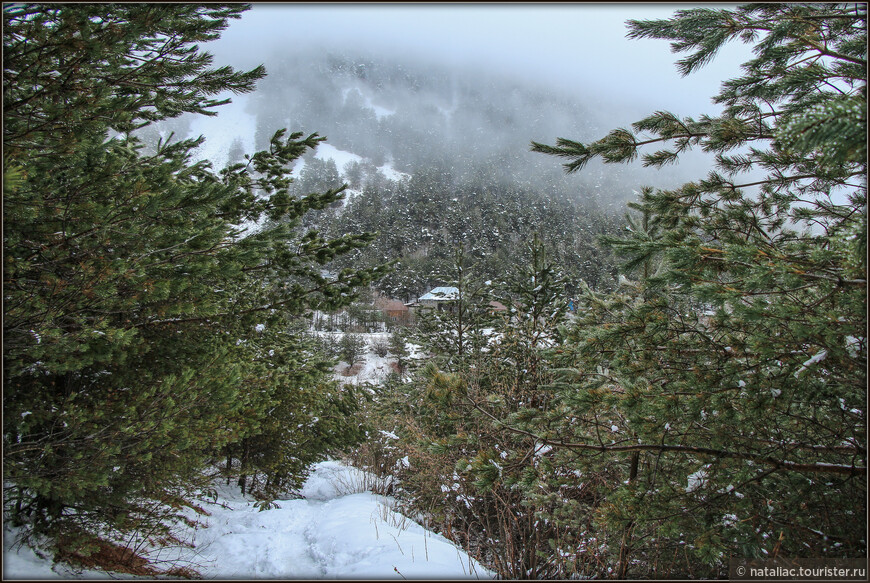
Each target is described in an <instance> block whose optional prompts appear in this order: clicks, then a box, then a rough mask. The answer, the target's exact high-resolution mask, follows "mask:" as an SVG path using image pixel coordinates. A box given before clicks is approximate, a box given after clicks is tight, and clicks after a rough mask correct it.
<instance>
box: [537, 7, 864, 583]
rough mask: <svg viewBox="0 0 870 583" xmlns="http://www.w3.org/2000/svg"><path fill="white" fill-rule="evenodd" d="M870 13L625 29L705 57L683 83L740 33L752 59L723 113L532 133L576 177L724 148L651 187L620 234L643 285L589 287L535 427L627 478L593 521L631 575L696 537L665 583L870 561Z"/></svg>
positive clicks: (579, 462) (693, 57)
mask: <svg viewBox="0 0 870 583" xmlns="http://www.w3.org/2000/svg"><path fill="white" fill-rule="evenodd" d="M865 25H866V9H865V7H863V6H860V5H855V6H851V7H850V6H847V5H834V4H830V5H828V4H826V5H808V4H800V5H793V4H788V5H780V4H756V5H747V6H741V7H739V8H737V9H733V10H731V9H720V8H715V9H712V8H703V9H701V8H699V9H689V10H679V11H677V12H676V14H675V16H674V17H673V18H672V19H669V20H658V21H630V22H629V28H630V31H631V32H630V34H629V36H631V37H634V38H662V39H669V40H671V41H672V48H673V50H674V51H675V52H686V53H688V56H686V57H685V58H683V59H681V60H680V61H678V63H677V64H678V67H679V69H680V71H681V72H682V73H683V74H689V73H691V72H693V71H695V70H697V69H698V68H700V67H702V66H703V65H704V64H706V63H708V62H709V61H710V60H711V59H712V58H714V57H715V55H716V53H717V51H718V50H719V49H720V48H721V47H722V45H723V44H724V43H726V42H727V41H729V40H732V39H740V40H742V41H744V42H753V43H755V58H753V59H752V60H751V61H750V62H748V63H746V64H745V65H744V67H743V75H742V76H741V77H739V78H736V79H732V80H728V81H726V82H724V83H723V85H722V90H721V91H720V93H719V94H718V95H717V96H716V97H715V99H714V101H715V102H716V103H720V104H722V105H723V106H724V111H723V113H722V114H721V115H719V116H717V117H710V116H702V117H701V118H700V119H699V120H694V119H691V118H683V119H680V118H678V117H677V116H676V115H674V114H671V113H668V112H656V113H655V114H653V115H652V116H650V117H648V118H646V119H644V120H641V121H639V122H637V123H635V124H633V126H632V129H631V130H627V129H619V130H615V131H614V132H611V133H610V134H608V135H607V136H606V137H605V138H603V139H601V140H598V141H595V142H592V143H590V144H582V143H579V142H573V141H570V140H561V139H560V140H558V141H557V144H556V146H545V145H542V144H536V143H533V147H532V149H533V150H535V151H539V152H543V153H548V154H551V155H556V156H561V157H564V158H567V159H568V160H569V162H568V163H567V164H565V167H566V169H567V170H568V171H569V172H573V171H578V170H580V169H582V168H583V167H584V166H585V165H586V163H588V161H589V160H591V159H592V158H594V157H600V158H601V159H602V160H603V161H604V162H607V163H615V162H631V161H633V160H635V159H636V158H637V157H638V156H639V155H640V154H641V149H642V148H645V147H647V146H653V147H657V146H658V145H659V144H669V145H670V149H669V150H660V151H656V152H654V153H651V154H643V156H642V160H643V163H644V164H645V165H651V166H661V165H663V164H666V163H670V162H673V161H675V160H676V159H677V157H678V156H679V154H680V153H682V152H683V151H686V150H688V149H690V148H692V147H700V148H701V149H702V150H704V151H706V152H710V153H711V154H714V155H715V168H714V169H713V170H712V171H711V172H710V173H709V174H708V176H707V177H706V178H705V179H702V180H698V181H695V182H691V183H688V184H685V185H683V186H682V187H680V188H678V189H675V190H655V189H652V188H645V189H644V190H643V192H642V195H641V198H640V201H639V202H638V203H636V204H634V205H633V208H634V209H635V210H637V211H640V213H641V220H640V221H635V220H634V219H633V218H632V219H631V220H630V221H629V227H628V233H627V234H626V236H623V237H608V238H606V242H607V243H608V244H609V245H610V246H611V247H613V248H614V250H615V251H616V252H617V253H618V254H619V255H620V256H622V257H623V259H624V261H625V263H624V265H623V269H624V270H625V273H626V275H629V276H631V277H638V276H640V279H639V280H637V281H633V280H631V279H628V278H623V279H622V285H621V287H620V289H619V290H617V291H616V292H613V293H609V294H601V293H594V292H592V291H591V290H589V291H587V293H586V294H585V295H584V297H583V298H582V299H581V301H580V306H581V309H580V310H579V312H578V313H579V317H578V321H577V325H576V326H574V327H572V328H571V329H570V330H568V331H566V333H565V345H564V346H565V349H564V350H562V351H560V353H559V354H558V355H557V358H556V359H555V361H554V364H555V365H556V366H558V367H559V368H560V369H561V370H562V371H564V372H562V373H560V375H559V379H558V381H557V383H555V384H554V388H555V389H556V395H555V396H556V400H555V403H554V407H553V409H552V410H551V411H550V412H549V413H547V414H544V415H541V416H539V417H538V418H536V419H534V420H533V421H532V422H531V423H530V424H529V425H526V426H525V427H528V428H530V431H531V432H532V433H534V434H536V435H540V436H551V437H550V439H551V441H550V442H551V443H552V444H553V445H554V446H561V447H563V448H564V449H565V451H567V452H570V453H571V455H572V456H574V461H573V464H574V465H575V467H576V468H577V469H578V471H580V472H582V473H584V474H586V473H588V472H589V471H600V470H602V469H606V470H607V471H616V472H618V473H617V475H619V474H620V473H621V474H622V475H623V476H626V475H627V477H628V479H627V480H625V479H624V478H622V479H619V478H617V480H616V481H614V482H613V485H612V488H613V489H612V491H611V492H609V493H608V494H607V500H606V504H604V505H603V506H602V507H601V509H600V512H597V514H596V521H597V528H598V529H599V530H598V532H599V536H600V538H602V539H603V540H606V544H607V545H608V547H609V548H610V549H611V553H612V556H613V557H615V558H616V565H617V569H618V572H619V573H620V575H626V574H628V575H629V576H630V575H640V576H645V575H648V574H652V573H654V571H653V569H654V568H655V566H656V565H662V564H663V563H662V561H663V560H664V559H665V558H666V557H668V556H676V555H674V554H673V553H674V552H675V551H676V550H677V549H680V548H683V549H685V550H687V551H689V552H690V553H691V556H692V557H693V558H692V559H691V560H690V559H686V560H685V561H684V562H671V563H669V571H668V572H667V573H665V575H671V576H672V575H673V574H686V575H691V576H715V575H717V574H719V575H721V574H722V573H723V572H724V569H725V567H726V559H727V557H728V556H745V557H766V556H773V555H774V554H776V553H780V554H782V555H784V556H805V557H820V556H831V557H836V556H841V557H852V556H863V554H864V553H866V538H865V536H864V533H865V531H866V522H865V520H864V517H863V513H864V508H865V507H866V506H865V498H866V450H865V447H864V444H865V441H866V411H865V405H864V404H865V402H866V337H865V336H866V328H867V314H866V269H867V264H866V225H867V218H866V217H867V208H866V145H865V141H866V140H865V138H866V131H867V130H866V105H865V102H866V71H865V68H864V67H865V59H866V42H867V41H866V28H865ZM762 171H763V172H764V173H765V174H766V175H762V176H761V177H759V175H758V174H759V172H762ZM750 172H752V173H753V175H752V178H751V179H749V180H741V179H740V176H741V175H745V174H747V173H750ZM604 436H607V437H606V438H604ZM623 480H624V481H623ZM578 528H580V526H578ZM653 541H654V542H653ZM686 556H689V555H686ZM693 561H698V562H699V566H693V565H692V562H693Z"/></svg>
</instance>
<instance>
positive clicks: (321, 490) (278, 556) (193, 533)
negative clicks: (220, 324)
mask: <svg viewBox="0 0 870 583" xmlns="http://www.w3.org/2000/svg"><path fill="white" fill-rule="evenodd" d="M375 483H376V480H375V478H374V477H372V476H371V475H369V474H366V473H364V472H362V471H360V470H357V469H355V468H352V467H348V466H346V465H344V464H342V463H341V462H338V461H325V462H321V463H319V464H317V465H316V466H314V468H313V471H312V473H311V475H310V476H309V478H308V481H307V482H306V483H305V485H304V486H303V488H302V489H301V490H300V491H299V493H298V494H299V497H298V498H287V499H281V500H276V501H275V507H274V508H269V509H266V510H262V511H261V510H260V509H259V508H258V507H257V506H256V501H255V500H254V499H253V498H252V497H250V496H243V495H242V493H241V492H240V490H239V488H238V486H236V485H235V484H232V485H229V486H228V485H226V484H225V482H223V480H221V479H218V480H216V481H215V491H216V493H217V496H216V497H215V498H214V499H213V500H211V501H210V502H205V503H203V504H202V509H203V510H205V512H206V513H207V514H206V515H199V514H196V513H194V512H193V511H189V512H188V517H189V518H190V519H191V520H192V521H194V525H195V526H189V527H184V528H182V529H179V530H178V531H177V533H176V536H177V537H178V539H179V540H180V541H182V542H184V543H186V544H185V545H184V546H174V547H170V548H163V549H159V550H156V549H151V550H150V551H148V552H145V553H143V556H145V557H146V558H148V559H149V560H151V561H152V563H153V564H154V565H155V566H156V567H157V568H158V569H159V568H161V567H166V566H169V565H171V566H173V567H185V568H188V569H191V570H193V571H195V572H197V573H199V575H201V576H202V578H204V579H345V578H354V579H405V578H416V579H421V578H422V579H440V578H446V579H492V578H493V574H492V573H491V572H489V571H487V570H486V569H484V568H483V567H481V566H480V564H479V563H478V562H477V561H475V560H474V559H472V558H471V557H469V556H468V554H467V553H466V552H465V551H463V550H462V549H460V548H457V547H456V546H455V545H454V544H453V543H451V542H450V541H448V540H447V539H445V538H444V537H442V536H440V535H437V534H434V533H432V532H430V531H428V530H426V529H425V528H424V527H423V526H421V525H420V524H418V523H416V522H414V521H413V520H411V519H410V518H408V517H406V516H403V515H402V514H400V513H398V512H397V511H396V510H395V509H394V506H395V501H394V500H393V499H392V498H389V497H385V496H378V495H376V494H373V493H372V492H370V491H369V490H368V489H369V488H370V487H371V486H373V485H374V484H375ZM16 534H17V531H16V530H14V529H12V528H9V527H7V528H6V529H5V530H4V541H3V578H4V579H69V578H76V579H109V578H118V577H119V576H121V577H123V575H119V574H118V573H112V574H109V573H106V572H104V571H102V570H94V569H88V570H75V569H73V568H72V567H69V566H64V565H60V564H58V565H52V563H51V561H50V560H48V559H45V558H42V557H40V556H38V555H37V554H36V553H35V552H34V551H33V550H32V549H30V548H27V547H24V548H20V547H17V546H16V545H15V544H14V542H15V535H16ZM127 577H132V576H131V575H127Z"/></svg>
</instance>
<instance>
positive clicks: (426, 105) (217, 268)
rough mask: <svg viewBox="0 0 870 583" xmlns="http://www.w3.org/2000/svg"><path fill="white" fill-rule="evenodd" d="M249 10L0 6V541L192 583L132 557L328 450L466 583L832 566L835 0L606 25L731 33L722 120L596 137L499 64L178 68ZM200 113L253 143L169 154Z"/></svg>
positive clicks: (855, 253)
mask: <svg viewBox="0 0 870 583" xmlns="http://www.w3.org/2000/svg"><path fill="white" fill-rule="evenodd" d="M249 8H250V6H248V5H235V4H226V5H225V4H203V5H199V4H137V3H133V4H89V3H84V4H7V5H4V7H3V16H4V29H3V46H4V114H3V115H4V124H3V145H4V148H3V157H4V159H3V172H4V174H3V208H4V219H3V221H4V225H3V226H4V239H3V245H4V252H3V265H4V273H3V292H4V293H3V295H4V321H3V346H4V349H3V356H4V359H3V522H4V525H8V526H9V527H14V528H15V529H16V531H15V532H16V533H20V541H16V542H20V543H21V544H23V545H27V546H31V547H33V548H36V549H40V550H41V551H40V552H44V553H47V554H48V555H49V556H51V557H52V559H53V560H56V561H58V562H63V563H69V564H72V565H79V566H88V567H92V566H97V567H102V568H105V569H107V570H109V571H116V572H121V573H134V574H140V575H142V574H145V575H160V574H163V575H170V576H179V577H195V576H196V575H197V574H196V573H194V572H192V571H191V570H189V569H181V568H178V567H177V566H176V567H173V565H169V566H165V565H164V566H158V565H150V564H148V562H147V561H146V560H145V559H144V558H143V557H144V556H145V555H144V553H143V552H141V549H143V548H145V546H146V545H156V546H157V547H159V546H161V545H165V546H169V545H173V544H183V543H182V541H180V540H179V539H178V538H177V537H176V535H177V533H178V532H179V531H178V529H179V528H183V527H184V526H185V525H187V526H189V525H190V523H191V519H190V518H189V514H188V513H187V511H188V510H190V511H192V512H195V513H200V514H201V513H204V512H205V511H204V510H203V509H202V507H201V503H202V501H203V500H206V499H217V494H216V491H215V484H218V483H221V484H230V483H231V482H232V483H233V484H236V485H237V486H238V487H239V488H240V490H241V493H242V495H243V496H250V497H252V498H253V499H254V500H256V504H257V507H258V508H259V509H260V510H262V512H269V511H270V510H272V509H274V508H275V507H276V505H277V504H276V500H281V499H282V497H288V496H295V495H298V492H299V491H300V488H301V487H302V485H303V484H304V482H305V480H306V478H307V477H308V476H309V474H310V473H311V472H312V467H314V464H316V463H317V462H321V461H323V460H327V459H342V460H345V461H346V462H347V463H349V464H352V465H353V466H355V467H356V468H358V469H360V470H365V471H366V472H368V473H369V475H372V476H374V477H375V478H377V480H376V481H374V482H372V488H373V489H375V490H376V491H377V493H378V494H383V495H385V496H389V497H392V498H394V499H395V501H396V504H397V508H399V509H401V511H402V512H403V513H404V515H406V516H408V517H414V520H417V521H419V522H421V523H424V524H425V525H426V526H427V528H429V529H431V530H433V531H435V532H437V533H440V534H442V535H444V536H445V537H447V538H448V539H449V540H451V541H452V542H453V543H454V544H455V545H457V546H459V547H461V548H462V549H464V550H465V551H466V552H467V553H468V554H469V556H471V557H473V558H474V559H476V560H478V561H479V562H480V563H481V564H482V565H485V566H486V568H488V569H490V570H492V572H494V573H495V574H497V576H498V577H500V578H506V579H543V578H557V579H572V578H576V579H580V578H613V579H642V578H662V577H665V578H723V577H728V576H729V561H731V560H732V559H735V558H740V559H766V558H825V559H853V558H865V559H866V556H867V555H866V553H867V507H866V498H867V465H866V462H867V459H866V458H867V455H866V452H867V449H866V448H867V432H866V405H867V391H866V385H867V377H866V372H867V338H866V336H867V302H866V298H867V281H866V278H867V201H866V193H867V185H866V179H867V168H866V164H867V147H866V138H867V129H866V109H867V106H866V99H867V95H866V59H867V33H866V6H865V5H863V4H747V5H741V6H739V7H698V8H690V7H681V8H679V9H675V11H674V14H673V16H672V17H671V18H669V19H662V20H628V22H627V29H628V36H629V37H630V38H633V39H647V38H648V39H664V40H668V41H670V42H671V48H672V50H673V52H674V54H675V59H676V66H677V69H678V70H679V71H680V73H681V74H683V75H690V74H692V73H694V72H696V71H697V70H699V69H700V68H702V67H704V66H705V65H706V64H708V63H709V62H710V61H711V60H713V59H715V58H716V55H717V53H718V52H719V50H720V49H721V48H722V47H723V46H724V45H726V44H728V43H746V44H749V45H750V46H752V47H753V49H754V50H753V53H752V54H753V56H752V57H751V59H750V60H749V61H747V62H746V63H744V65H743V67H742V69H741V71H740V73H739V74H738V76H735V77H734V78H732V79H723V80H722V84H721V86H720V89H719V91H718V93H717V94H716V95H713V96H711V97H712V102H713V103H714V104H716V106H717V110H716V111H717V113H713V112H711V113H710V114H709V115H706V114H705V115H699V116H696V117H686V116H682V115H680V113H679V112H671V111H654V112H648V113H647V114H645V117H642V118H640V119H638V120H637V121H635V122H634V123H632V124H631V125H629V126H626V127H619V128H611V127H610V125H609V124H608V120H607V119H606V117H604V116H602V115H601V114H600V113H599V114H596V113H595V112H592V111H590V110H589V109H588V107H589V106H585V105H583V103H582V100H579V102H577V101H572V100H570V99H569V98H563V97H558V96H553V95H550V94H546V93H545V92H540V93H537V92H535V91H534V90H532V89H529V88H526V87H522V86H520V85H517V84H516V83H514V82H511V81H508V80H505V79H501V78H498V77H497V76H495V75H482V76H481V77H480V78H479V79H478V80H477V84H475V82H472V80H471V77H469V76H463V75H459V74H457V75H451V74H450V72H449V71H443V70H436V69H432V70H430V71H428V74H424V73H423V71H424V69H415V68H414V66H413V65H410V64H401V63H400V62H399V61H389V60H377V59H374V58H369V57H364V56H359V57H357V56H353V55H347V54H340V53H324V54H320V55H313V54H312V52H311V50H310V48H309V49H306V50H301V49H300V51H299V52H298V53H288V56H287V58H285V59H284V60H282V61H281V64H280V65H279V66H278V69H277V70H276V71H272V70H270V71H266V69H265V67H263V66H257V67H254V68H252V69H250V70H245V71H239V70H235V69H233V68H232V67H227V66H223V65H222V64H221V63H217V62H213V61H214V59H213V58H212V56H211V55H209V54H208V53H207V52H205V51H204V50H202V49H201V48H200V46H199V43H204V42H207V41H210V40H215V39H217V38H219V37H220V35H221V32H222V31H224V30H225V29H226V28H227V27H228V26H229V25H230V23H231V21H233V20H235V19H239V18H240V17H241V15H242V14H243V13H244V12H245V11H246V10H248V9H249ZM626 10H627V11H628V12H630V7H627V8H626ZM629 17H630V15H629ZM226 92H231V93H232V94H233V95H234V96H238V97H239V98H242V97H244V98H245V99H247V100H248V101H247V103H248V104H249V109H250V111H252V112H253V113H254V117H255V124H254V126H253V127H251V128H246V129H245V130H244V131H248V134H249V135H246V136H241V133H242V132H243V130H241V129H240V130H238V131H239V132H240V135H239V136H237V137H236V139H234V140H233V141H232V143H231V144H230V145H228V147H227V148H226V149H225V150H226V151H221V152H220V157H219V158H220V159H219V160H218V158H215V160H210V159H198V158H197V153H198V152H202V151H203V148H204V147H205V144H204V139H203V138H201V137H192V136H191V135H190V134H189V131H190V128H191V119H195V118H196V117H198V116H199V117H202V116H214V115H215V113H216V111H218V110H219V109H220V107H221V106H222V105H226V104H227V103H228V100H227V99H224V98H223V95H224V94H225V93H226ZM493 95H498V96H499V98H498V99H497V100H492V99H490V98H491V97H492V96H493ZM373 96H375V97H376V98H377V105H374V102H373V101H372V100H373ZM409 96H410V97H409ZM541 107H547V108H548V109H549V110H552V111H553V112H554V113H553V115H552V116H549V117H546V118H545V119H544V118H542V117H541V116H539V115H536V114H535V111H536V108H541ZM543 126H546V127H543ZM423 128H429V129H423ZM507 128H511V131H510V132H508V131H507ZM517 131H520V132H522V135H523V136H524V137H523V138H522V140H521V142H520V143H516V140H515V139H514V137H513V136H515V135H516V132H517ZM327 133H328V137H329V139H328V140H327V139H326V138H325V137H324V135H326V134H327ZM550 135H558V136H560V137H557V138H554V139H550V138H547V137H546V136H550ZM249 137H250V138H251V140H250V141H246V140H247V139H248V138H249ZM250 143H253V148H252V149H251V148H248V147H247V146H248V145H250ZM327 146H329V147H331V148H332V150H329V149H327ZM323 152H334V153H338V154H340V155H341V156H343V157H344V158H342V159H349V160H350V162H348V163H337V162H336V159H330V158H329V157H328V156H325V155H324V154H323ZM699 152H701V153H703V154H704V156H706V157H705V158H704V159H705V160H707V161H708V162H707V163H706V166H705V167H703V168H701V169H698V168H697V167H696V166H695V165H694V163H693V164H692V165H689V166H688V167H682V168H681V169H679V170H678V171H676V170H675V171H670V170H668V169H669V168H672V167H673V166H674V164H675V163H676V162H677V161H679V160H681V159H686V158H687V157H688V158H691V157H692V156H693V155H695V154H697V153H699ZM338 154H336V155H338ZM691 159H692V160H697V158H691ZM653 171H661V172H662V174H661V176H662V181H661V182H659V183H657V182H656V181H655V180H656V176H657V175H656V174H655V173H651V172H653ZM668 172H670V173H668ZM688 174H691V175H688ZM566 175H568V176H570V177H576V178H577V181H576V182H567V181H566V180H565V177H566ZM650 177H652V178H650ZM433 289H441V290H448V291H441V292H437V293H436V294H435V296H434V297H433V296H431V295H430V296H426V295H424V294H426V293H427V292H430V290H433ZM439 294H440V295H439ZM427 297H428V300H427V299H426V298H427ZM427 301H428V303H427ZM409 306H410V310H409V309H408V308H409ZM372 355H375V356H376V358H377V359H379V360H378V362H380V363H383V366H384V367H387V372H385V373H384V374H383V375H382V376H379V377H378V378H377V379H374V377H366V376H365V375H364V374H363V373H362V372H361V371H362V370H363V369H364V367H365V363H367V362H369V361H370V360H371V358H375V356H372ZM370 357H371V358H370ZM110 557H111V559H110ZM397 573H398V571H397ZM400 575H401V574H400Z"/></svg>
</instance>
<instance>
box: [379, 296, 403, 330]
mask: <svg viewBox="0 0 870 583" xmlns="http://www.w3.org/2000/svg"><path fill="white" fill-rule="evenodd" d="M374 306H375V309H377V310H380V311H381V312H383V314H384V315H385V316H386V317H387V318H389V319H390V320H392V321H393V322H395V323H397V324H402V325H408V324H410V323H411V313H410V311H409V310H408V306H406V305H405V304H403V303H402V302H401V301H399V300H394V299H391V298H388V297H385V296H379V297H377V298H375V301H374Z"/></svg>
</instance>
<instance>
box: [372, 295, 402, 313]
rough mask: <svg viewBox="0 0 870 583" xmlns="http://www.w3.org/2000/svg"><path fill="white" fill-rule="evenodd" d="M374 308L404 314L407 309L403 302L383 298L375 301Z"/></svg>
mask: <svg viewBox="0 0 870 583" xmlns="http://www.w3.org/2000/svg"><path fill="white" fill-rule="evenodd" d="M375 307H376V308H377V309H379V310H383V311H389V312H404V311H407V309H408V307H407V306H406V305H405V304H404V303H403V302H401V301H399V300H393V299H390V298H384V297H380V298H378V299H376V300H375Z"/></svg>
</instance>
